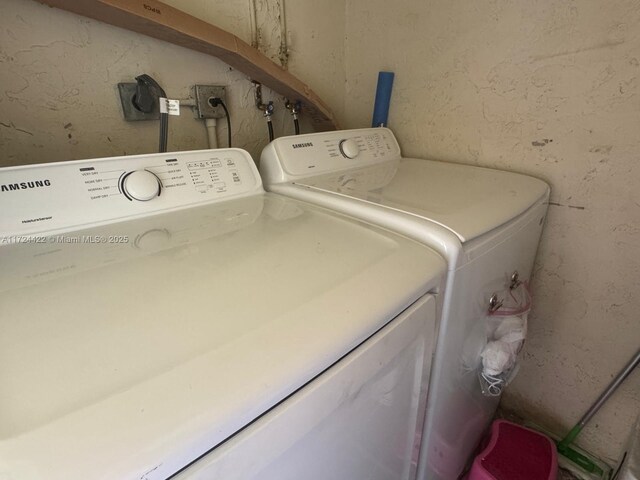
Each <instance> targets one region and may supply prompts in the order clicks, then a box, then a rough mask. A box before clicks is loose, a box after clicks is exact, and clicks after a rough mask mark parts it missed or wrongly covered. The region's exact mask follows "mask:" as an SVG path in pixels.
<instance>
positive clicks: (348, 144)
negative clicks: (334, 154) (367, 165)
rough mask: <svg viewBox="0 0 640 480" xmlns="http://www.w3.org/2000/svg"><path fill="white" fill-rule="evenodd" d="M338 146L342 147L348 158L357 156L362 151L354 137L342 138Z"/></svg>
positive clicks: (342, 152) (343, 153)
mask: <svg viewBox="0 0 640 480" xmlns="http://www.w3.org/2000/svg"><path fill="white" fill-rule="evenodd" d="M338 148H340V153H341V154H342V155H343V156H344V157H346V158H356V157H357V156H358V154H359V153H360V149H359V148H358V144H357V143H356V141H355V140H353V139H352V138H350V139H348V140H340V143H339V144H338Z"/></svg>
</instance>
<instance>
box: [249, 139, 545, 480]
mask: <svg viewBox="0 0 640 480" xmlns="http://www.w3.org/2000/svg"><path fill="white" fill-rule="evenodd" d="M260 172H261V175H262V178H263V182H264V184H265V188H266V189H267V190H270V191H272V192H276V193H280V194H283V195H287V196H289V197H294V198H298V199H301V200H305V201H308V202H311V203H315V204H317V205H322V206H324V207H327V208H331V209H333V210H335V211H339V212H343V213H347V214H349V215H353V216H355V217H358V218H361V219H363V220H366V221H369V222H372V223H376V224H378V225H380V226H383V227H386V228H388V229H390V230H392V231H396V232H399V233H402V234H404V235H406V236H408V237H410V238H414V239H416V240H418V241H420V242H422V243H424V244H425V245H428V246H430V247H432V248H433V249H435V250H436V251H438V252H439V253H440V254H441V255H443V256H444V257H445V258H446V259H447V263H448V277H447V286H446V288H445V300H444V307H443V315H442V321H441V324H440V328H439V335H438V343H437V347H436V356H435V362H434V367H433V371H432V376H431V384H430V393H429V403H428V408H427V422H426V429H425V432H424V436H423V439H422V454H421V462H420V471H419V478H420V479H422V480H436V479H442V480H453V479H456V478H458V476H459V475H460V473H461V472H462V471H463V469H464V466H465V464H466V462H467V461H468V459H469V457H470V455H471V454H472V453H473V450H474V448H475V447H476V445H477V444H478V442H479V440H480V437H481V435H482V432H483V431H484V430H485V428H486V427H487V425H488V423H489V421H490V420H491V418H492V416H493V414H494V412H495V409H496V407H497V404H498V400H499V397H498V396H495V394H494V396H491V395H486V394H485V393H483V390H482V388H481V384H480V379H479V372H480V370H482V359H481V352H482V351H483V348H484V347H485V345H486V344H487V341H488V339H489V338H490V336H489V335H488V332H487V330H488V328H489V327H488V323H489V322H488V320H487V314H488V310H489V309H490V308H495V307H496V306H497V305H498V303H499V301H500V300H501V298H499V296H500V295H501V292H502V291H505V290H508V287H509V286H510V285H511V284H512V282H513V284H514V285H515V284H518V282H521V281H525V280H527V279H528V278H529V276H530V274H531V269H532V266H533V262H534V257H535V254H536V250H537V246H538V242H539V238H540V234H541V231H542V225H543V223H544V218H545V214H546V210H547V202H548V197H549V187H548V186H547V184H546V183H544V182H543V181H541V180H538V179H536V178H532V177H529V176H525V175H519V174H516V173H511V172H505V171H498V170H492V169H487V168H479V167H474V166H467V165H460V164H452V163H445V162H437V161H431V160H423V159H415V158H403V157H402V156H401V152H400V147H399V145H398V143H397V141H396V139H395V137H394V135H393V133H392V132H391V130H389V129H387V128H367V129H361V130H346V131H335V132H325V133H316V134H310V135H298V136H292V137H282V138H278V139H276V140H275V141H273V142H271V143H270V144H269V145H268V146H267V147H266V148H265V149H264V151H263V153H262V157H261V163H260ZM512 277H513V279H514V280H513V281H512ZM494 294H495V296H494ZM491 297H494V299H493V302H494V303H493V306H492V307H490V305H489V300H490V298H491ZM502 300H504V299H502Z"/></svg>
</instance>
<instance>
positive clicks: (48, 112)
mask: <svg viewBox="0 0 640 480" xmlns="http://www.w3.org/2000/svg"><path fill="white" fill-rule="evenodd" d="M332 1H335V0H332ZM170 3H173V4H175V5H176V6H179V7H180V8H183V9H184V10H186V11H188V12H189V13H192V14H195V15H197V16H199V17H200V18H202V19H204V20H207V21H210V22H211V23H214V24H216V25H218V26H220V27H221V28H224V29H227V30H229V31H231V32H233V33H235V34H236V35H238V36H239V37H241V38H242V39H244V40H246V41H247V42H250V41H251V35H252V27H251V22H250V15H249V5H250V2H249V1H248V0H242V1H240V0H235V1H224V2H223V1H219V0H218V1H214V2H204V1H199V0H189V1H188V2H187V1H180V2H177V1H173V2H170ZM295 3H296V4H295V5H294V6H292V8H291V13H290V15H291V17H292V20H291V21H290V28H289V31H290V40H291V41H290V42H289V45H290V62H289V64H290V69H291V71H292V72H293V73H294V74H297V75H298V76H299V77H300V78H301V79H302V80H303V81H305V82H307V83H309V84H311V86H312V88H316V86H319V87H320V88H318V90H319V93H320V94H321V95H322V94H323V93H326V94H327V95H328V96H329V97H330V98H329V100H325V101H329V102H330V103H331V104H333V103H335V104H336V105H337V107H338V108H337V109H336V113H337V115H338V117H339V116H340V114H341V110H340V108H341V106H342V104H343V100H342V96H343V92H344V89H343V84H344V70H343V61H342V56H343V51H344V42H343V38H342V37H343V34H344V23H340V22H338V23H336V24H335V25H333V24H332V23H331V22H330V21H329V20H331V15H330V13H329V12H328V11H323V12H320V13H314V14H313V15H312V14H310V12H311V11H312V7H311V5H312V2H310V1H307V0H305V1H301V2H295ZM278 5H279V4H278V3H277V2H275V1H271V2H265V1H262V0H258V1H257V3H256V7H257V8H256V10H257V17H256V18H257V20H256V30H258V32H260V42H259V43H260V48H261V50H262V51H263V52H264V53H265V54H267V55H268V56H269V57H270V58H272V59H274V61H276V62H278V53H279V52H278V50H279V49H278V47H279V44H280V37H279V35H280V32H281V27H280V22H279V17H278V12H279V8H277V7H278ZM342 5H343V2H342ZM342 10H344V8H342ZM312 20H313V22H314V28H308V27H309V25H310V24H311V22H312ZM329 26H330V27H331V29H332V30H331V33H332V35H331V36H329V33H328V32H325V31H324V30H323V29H324V28H325V27H329ZM336 29H337V30H336ZM334 31H337V34H336V35H335V36H333V32H334ZM327 39H329V41H327ZM298 40H299V41H298ZM320 52H322V55H320ZM330 56H335V58H336V62H335V64H336V66H335V67H333V66H332V69H329V68H325V67H326V65H327V60H326V57H330ZM312 57H314V58H321V60H320V61H318V62H313V61H312V60H311V59H312ZM323 62H324V66H325V67H323ZM307 69H308V71H307ZM335 72H338V76H336V74H335ZM340 72H342V73H341V75H342V77H339V75H340ZM141 73H148V74H150V75H151V76H153V77H154V78H156V80H158V82H160V84H161V85H162V86H163V88H164V89H165V91H166V92H167V95H168V96H169V97H170V98H186V97H188V96H189V92H190V87H191V86H192V85H195V84H211V85H226V86H227V87H228V99H227V100H228V101H227V104H228V106H229V109H230V111H231V115H232V120H233V125H232V131H233V134H234V146H237V147H242V148H246V149H247V150H249V152H250V153H251V154H252V155H254V158H256V159H257V158H258V157H259V154H260V152H261V150H262V148H263V147H264V145H265V144H266V143H267V138H268V137H267V127H266V124H265V121H264V118H263V117H262V114H261V113H260V112H259V111H258V110H257V109H256V108H255V107H254V98H253V87H252V85H251V83H250V81H249V80H248V79H247V77H246V76H245V75H244V74H241V73H239V72H237V71H235V70H232V69H231V68H230V67H229V66H228V65H226V64H224V63H223V62H221V61H219V60H218V59H216V58H214V57H211V56H208V55H204V54H200V53H197V52H193V51H190V50H187V49H184V48H181V47H177V46H174V45H171V44H168V43H165V42H161V41H158V40H155V39H152V38H148V37H145V36H142V35H139V34H136V33H133V32H129V31H126V30H122V29H119V28H116V27H112V26H110V25H106V24H103V23H100V22H97V21H94V20H90V19H87V18H84V17H80V16H77V15H74V14H71V13H68V12H64V11H61V10H58V9H53V8H50V7H47V6H43V5H41V4H38V3H36V2H32V1H27V0H3V1H2V3H1V4H0V152H1V153H0V166H6V165H18V164H28V163H40V162H47V161H59V160H69V159H78V158H88V157H99V156H111V155H124V154H136V153H150V152H155V151H157V143H158V128H159V126H158V122H134V123H131V122H125V121H124V120H123V117H122V112H121V107H120V100H119V96H118V92H117V83H118V82H130V81H133V80H132V79H133V77H134V76H136V75H139V74H141ZM338 77H339V78H338ZM325 80H326V81H325ZM337 86H339V88H336V87H337ZM263 93H264V98H265V100H274V102H275V103H276V107H277V108H276V113H275V115H274V127H275V132H276V135H282V134H292V133H293V124H292V121H291V118H290V116H289V114H288V113H286V112H285V110H284V106H283V105H284V104H283V101H282V99H281V98H280V97H279V96H278V95H276V94H274V93H273V92H270V91H269V90H268V89H264V92H263ZM303 118H304V117H303ZM220 124H222V125H221V126H220V127H219V129H218V138H219V144H220V146H224V145H226V125H225V123H224V120H223V121H222V122H219V125H220ZM303 129H304V130H307V131H308V130H310V127H309V126H308V125H305V123H304V122H303ZM169 131H170V136H169V145H168V147H169V150H174V151H175V150H193V149H199V148H207V141H206V131H205V127H204V125H203V122H202V121H199V120H195V119H194V118H193V115H192V113H191V109H189V108H183V109H182V114H181V116H180V117H170V120H169Z"/></svg>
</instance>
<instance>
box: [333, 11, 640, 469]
mask: <svg viewBox="0 0 640 480" xmlns="http://www.w3.org/2000/svg"><path fill="white" fill-rule="evenodd" d="M347 4H348V9H347V12H348V14H347V27H346V30H347V32H348V34H347V43H346V45H347V51H346V62H347V94H346V97H345V98H346V108H345V113H346V117H347V126H349V127H360V126H367V125H368V124H369V123H370V121H371V110H372V99H373V95H374V92H375V82H376V75H377V72H378V70H382V69H391V70H393V71H395V73H396V80H395V85H394V91H393V98H392V107H391V112H390V119H389V124H390V127H391V128H392V129H394V131H395V132H396V134H397V135H398V138H399V141H400V144H401V146H402V148H403V151H404V153H405V154H407V155H409V156H422V157H433V158H439V159H444V160H450V161H454V162H462V163H471V164H480V165H486V166H492V167H498V168H503V169H509V170H514V171H518V172H524V173H529V174H531V175H534V176H537V177H540V178H542V179H544V180H546V181H547V182H549V183H550V184H551V188H552V195H551V202H552V203H551V205H550V207H549V215H548V220H547V224H546V227H545V231H544V234H543V239H542V245H541V247H540V251H539V255H538V259H537V265H536V269H535V279H534V283H533V288H534V293H535V310H534V312H533V315H532V317H531V321H530V336H529V340H528V342H527V346H526V352H525V358H524V361H523V362H522V368H521V370H520V373H519V375H518V377H517V378H516V380H515V382H514V383H513V385H512V386H511V387H510V389H509V391H508V393H507V395H506V396H505V397H504V401H503V405H504V406H505V407H506V408H509V409H514V410H516V411H517V412H518V413H519V414H521V415H522V416H524V417H526V418H532V419H536V420H537V421H539V422H541V423H543V424H546V426H548V427H552V428H554V429H555V430H557V431H563V430H565V429H567V428H568V427H569V426H570V424H571V423H572V422H575V421H577V420H578V418H579V417H580V415H581V414H582V413H583V411H584V410H585V409H586V408H587V406H588V405H589V403H590V402H592V401H593V400H594V399H595V398H596V396H597V394H598V392H599V391H600V390H601V389H602V388H603V387H604V386H605V385H606V384H607V383H608V381H609V380H610V378H611V376H612V375H613V374H614V373H615V372H616V371H617V370H618V369H620V368H621V367H622V365H623V364H624V363H625V362H626V361H627V359H628V358H629V357H630V356H631V355H632V354H633V353H634V352H635V351H636V349H637V348H638V346H639V344H640V313H639V312H640V166H639V165H638V162H640V83H639V81H640V2H638V1H629V0H614V1H609V2H602V1H600V0H588V1H587V0H585V1H565V0H544V1H534V2H531V1H525V0H518V1H506V0H504V1H496V0H479V1H474V2H469V1H467V0H431V1H424V0H407V1H404V2H387V1H382V0H348V2H347ZM639 410H640V372H636V374H635V375H634V376H633V377H632V378H631V379H630V380H629V381H628V383H627V384H626V385H625V386H624V387H623V388H622V389H621V391H619V392H618V394H617V395H616V396H615V398H613V399H612V400H611V402H610V403H609V405H607V406H606V407H605V409H603V411H602V412H601V414H599V415H598V417H596V418H595V419H594V421H593V424H592V425H591V426H590V427H589V428H588V429H587V430H586V431H585V432H584V437H583V438H582V439H581V441H580V442H581V443H583V444H584V445H586V446H587V447H588V448H590V449H591V450H593V451H595V452H596V453H598V454H600V455H603V456H607V457H615V456H617V454H618V451H619V447H620V443H621V441H622V440H624V437H625V436H626V435H627V433H628V431H629V430H630V425H631V423H632V420H633V419H634V417H635V415H637V414H638V411H639Z"/></svg>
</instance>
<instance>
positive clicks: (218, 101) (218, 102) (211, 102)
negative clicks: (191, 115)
mask: <svg viewBox="0 0 640 480" xmlns="http://www.w3.org/2000/svg"><path fill="white" fill-rule="evenodd" d="M209 105H211V106H212V107H217V106H221V107H222V108H223V109H224V115H225V117H226V118H227V147H228V148H231V116H230V115H229V110H228V109H227V106H226V105H225V104H224V102H223V101H222V99H221V98H219V97H211V98H210V99H209Z"/></svg>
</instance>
